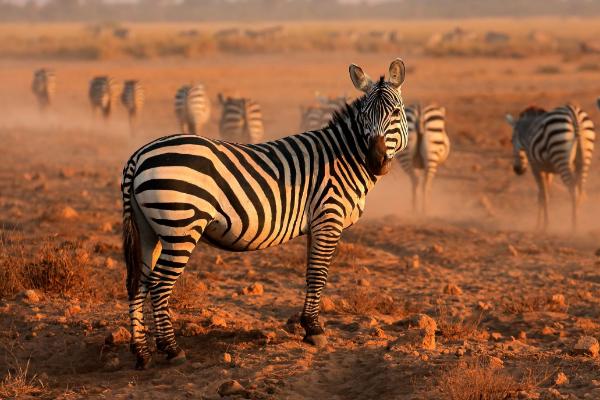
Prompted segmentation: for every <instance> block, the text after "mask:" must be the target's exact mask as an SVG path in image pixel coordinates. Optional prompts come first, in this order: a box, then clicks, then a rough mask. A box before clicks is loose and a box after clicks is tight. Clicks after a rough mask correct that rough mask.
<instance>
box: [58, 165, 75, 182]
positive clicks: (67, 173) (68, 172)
mask: <svg viewBox="0 0 600 400" xmlns="http://www.w3.org/2000/svg"><path fill="white" fill-rule="evenodd" d="M58 175H59V176H60V177H61V178H63V179H68V178H72V177H74V176H75V170H74V169H73V168H68V167H64V168H61V169H60V171H59V172H58Z"/></svg>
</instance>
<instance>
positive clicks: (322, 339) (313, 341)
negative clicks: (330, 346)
mask: <svg viewBox="0 0 600 400" xmlns="http://www.w3.org/2000/svg"><path fill="white" fill-rule="evenodd" d="M303 342H304V343H308V344H310V345H313V346H315V347H316V348H318V349H320V348H321V347H325V346H326V345H327V336H325V334H324V333H322V334H320V335H306V336H304V339H303Z"/></svg>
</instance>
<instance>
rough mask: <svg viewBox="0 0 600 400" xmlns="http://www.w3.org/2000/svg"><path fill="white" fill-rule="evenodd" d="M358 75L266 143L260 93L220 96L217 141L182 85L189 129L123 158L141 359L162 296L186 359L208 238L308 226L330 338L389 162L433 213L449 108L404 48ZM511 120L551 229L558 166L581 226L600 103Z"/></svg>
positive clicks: (315, 315)
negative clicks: (414, 91) (351, 238)
mask: <svg viewBox="0 0 600 400" xmlns="http://www.w3.org/2000/svg"><path fill="white" fill-rule="evenodd" d="M349 75H350V79H351V81H352V83H353V84H354V87H355V88H356V89H358V90H360V91H361V92H362V93H363V94H362V96H360V97H358V98H357V99H355V100H353V101H350V100H349V99H348V98H347V97H346V96H340V97H322V96H318V97H317V99H316V102H315V104H312V105H310V106H308V107H303V108H302V109H301V128H302V131H303V133H300V134H296V135H292V136H287V137H283V138H281V139H278V140H273V141H267V142H263V141H262V139H263V136H264V127H263V122H262V121H263V120H262V112H261V109H260V106H259V104H258V103H257V102H256V101H254V100H252V99H249V98H244V97H239V96H236V97H232V96H223V95H222V94H219V95H218V102H219V104H220V106H221V108H222V114H221V119H220V122H219V132H220V136H221V138H222V139H223V140H216V139H210V138H206V137H203V136H199V135H198V134H199V133H201V132H203V126H204V125H205V124H206V123H207V121H208V120H209V118H210V111H211V105H210V100H209V97H208V95H207V93H206V90H205V88H204V86H203V85H200V84H196V85H185V86H182V87H181V88H180V89H179V90H178V91H177V93H176V95H175V102H174V105H175V114H176V116H177V119H178V121H179V124H180V127H181V130H182V132H183V133H182V134H177V135H172V136H166V137H162V138H159V139H156V140H154V141H152V142H150V143H148V144H146V145H144V146H143V147H141V148H140V149H138V150H137V151H136V152H134V153H133V155H132V156H131V157H130V158H129V160H128V161H127V163H126V165H125V167H124V169H123V180H122V184H121V190H122V196H123V249H124V257H125V261H126V266H127V284H126V286H127V292H128V297H129V313H130V318H131V327H132V342H131V350H132V352H133V353H134V354H135V356H136V367H137V368H140V369H144V368H146V367H147V366H148V364H149V363H150V361H151V351H150V347H149V345H148V342H147V332H146V329H145V322H144V314H143V310H142V309H143V304H144V301H145V299H146V297H147V296H148V294H149V295H150V300H151V302H152V307H153V319H154V326H155V328H156V332H155V336H156V347H157V349H158V350H159V351H160V352H163V353H165V354H166V356H167V359H168V360H169V361H170V362H172V363H179V362H183V361H184V360H185V359H186V356H185V352H184V351H183V350H182V349H181V348H180V347H179V346H178V344H177V342H176V340H175V334H174V330H173V325H172V322H171V317H170V314H169V307H168V304H169V297H170V295H171V292H172V289H173V286H174V284H175V282H176V281H177V278H178V277H179V275H180V274H181V273H182V272H183V270H184V268H185V266H186V264H187V262H188V260H189V258H190V256H191V254H192V251H193V250H194V248H195V247H196V246H197V244H198V243H199V242H205V243H208V244H210V245H212V246H215V247H218V248H221V249H226V250H231V251H251V250H259V249H265V248H268V247H273V246H276V245H279V244H282V243H285V242H287V241H289V240H291V239H293V238H295V237H297V236H302V235H306V236H307V238H308V240H307V269H306V295H305V300H304V307H303V311H302V314H301V318H300V324H301V325H302V327H303V328H304V330H305V337H304V340H305V341H306V342H307V343H310V344H313V345H316V346H323V345H324V344H325V343H326V338H325V331H324V329H323V327H322V325H321V323H320V322H319V307H320V298H321V293H322V291H323V289H324V287H325V285H326V282H327V276H328V268H329V264H330V262H331V259H332V257H333V254H334V252H335V249H336V246H337V244H338V242H339V240H340V236H341V234H342V232H343V230H344V229H346V228H348V227H349V226H351V225H353V224H354V223H355V222H356V221H357V220H358V219H359V218H360V217H361V215H362V214H363V211H364V208H365V201H366V196H367V193H368V192H369V191H370V190H371V189H372V188H373V187H374V185H375V184H376V183H377V182H378V181H379V180H380V179H381V178H382V176H383V175H386V174H387V173H388V172H389V170H390V168H391V166H392V164H393V161H394V158H397V159H398V161H399V163H400V165H401V167H402V169H403V170H404V171H405V172H406V174H407V175H408V176H409V177H410V180H411V183H412V204H413V209H414V210H415V211H417V210H418V211H419V212H422V213H425V212H426V210H427V199H428V196H429V191H430V188H431V183H432V180H433V178H434V176H435V174H436V171H437V168H438V166H439V165H441V164H442V163H444V162H445V161H446V159H447V158H448V155H449V152H450V139H449V136H448V134H447V132H446V109H445V108H444V107H440V106H438V105H436V104H429V105H426V106H424V107H421V106H420V105H414V106H408V107H405V106H404V103H403V100H402V94H401V85H402V83H403V82H404V79H405V67H404V63H403V62H402V61H401V60H400V59H396V60H394V61H392V62H391V64H390V66H389V71H388V76H387V79H386V78H384V77H383V76H382V77H381V78H380V79H378V80H372V79H371V78H369V76H368V75H367V74H365V73H364V72H363V70H362V69H361V68H360V67H358V66H356V65H354V64H352V65H350V67H349ZM54 82H55V78H54V74H53V73H52V72H51V71H48V70H39V71H36V73H35V75H34V82H33V85H32V88H33V91H34V93H35V94H36V96H37V98H38V102H39V103H40V106H41V107H47V106H48V105H49V104H50V103H51V99H52V98H53V94H54V87H55V83H54ZM115 82H116V81H115V80H114V79H111V78H110V77H106V76H102V77H96V78H94V79H93V80H92V81H91V83H90V90H89V97H90V101H91V103H92V106H93V108H94V109H95V110H98V111H99V112H101V113H102V114H103V115H105V116H108V115H109V114H110V111H111V106H112V103H113V101H115V99H116V97H117V93H118V92H119V86H118V85H117V84H116V83H115ZM121 102H122V103H123V105H125V107H126V108H127V110H128V113H129V116H130V121H133V120H134V119H135V117H136V116H138V115H139V113H140V111H141V109H142V107H143V103H144V90H143V87H142V86H141V84H140V83H139V81H126V82H125V85H124V87H123V89H122V92H121ZM598 107H600V99H598ZM506 120H507V121H508V122H509V123H510V125H511V126H512V128H513V134H512V145H513V158H514V162H513V169H514V171H515V173H517V174H519V175H521V174H523V173H524V172H525V170H526V168H527V166H528V165H529V166H530V167H531V170H532V173H533V176H534V178H535V181H536V183H537V185H538V193H539V194H538V227H540V228H544V229H545V228H546V226H547V224H548V188H549V185H550V182H551V179H552V176H553V175H554V174H558V175H560V177H561V179H562V181H563V183H564V184H565V185H566V186H567V188H568V190H569V193H570V195H571V199H572V225H573V228H575V226H576V222H577V207H578V205H579V203H580V201H581V198H582V195H583V187H584V184H585V181H586V178H587V175H588V173H589V168H590V163H591V160H592V153H593V149H594V140H595V132H594V126H593V123H592V121H591V120H590V118H589V116H588V114H587V113H585V112H584V111H583V110H581V109H580V108H579V107H577V106H575V105H572V104H567V105H565V106H562V107H558V108H556V109H554V110H551V111H546V110H543V109H541V108H538V107H528V108H526V109H525V110H524V111H523V112H521V113H520V115H519V116H518V117H517V118H514V117H512V116H510V115H507V116H506ZM132 124H133V122H132ZM418 170H421V171H422V173H421V175H422V177H421V179H420V178H419V176H418ZM420 180H422V182H420ZM419 185H421V194H420V195H421V201H420V202H418V201H417V197H418V192H419V190H418V189H419Z"/></svg>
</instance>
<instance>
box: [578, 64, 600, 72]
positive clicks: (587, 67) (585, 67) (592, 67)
mask: <svg viewBox="0 0 600 400" xmlns="http://www.w3.org/2000/svg"><path fill="white" fill-rule="evenodd" d="M577 71H581V72H586V71H590V72H597V71H600V64H598V63H594V62H587V63H583V64H581V65H579V66H578V67H577Z"/></svg>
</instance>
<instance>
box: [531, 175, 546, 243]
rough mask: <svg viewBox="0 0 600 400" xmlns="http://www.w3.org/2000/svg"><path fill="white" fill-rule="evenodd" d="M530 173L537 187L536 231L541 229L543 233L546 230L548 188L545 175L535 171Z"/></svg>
mask: <svg viewBox="0 0 600 400" xmlns="http://www.w3.org/2000/svg"><path fill="white" fill-rule="evenodd" d="M532 172H533V177H534V178H535V182H536V183H537V186H538V217H537V228H536V229H538V230H540V229H541V230H542V231H544V232H545V231H546V229H547V228H548V186H547V184H546V183H547V178H546V173H544V172H541V171H538V170H535V169H534V170H532ZM542 221H543V222H542Z"/></svg>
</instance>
